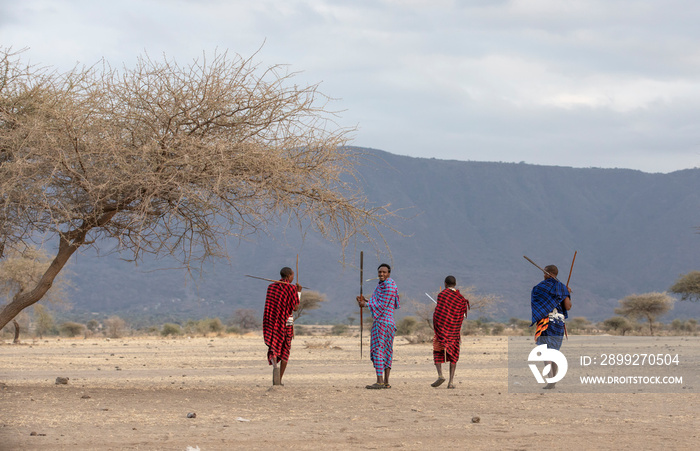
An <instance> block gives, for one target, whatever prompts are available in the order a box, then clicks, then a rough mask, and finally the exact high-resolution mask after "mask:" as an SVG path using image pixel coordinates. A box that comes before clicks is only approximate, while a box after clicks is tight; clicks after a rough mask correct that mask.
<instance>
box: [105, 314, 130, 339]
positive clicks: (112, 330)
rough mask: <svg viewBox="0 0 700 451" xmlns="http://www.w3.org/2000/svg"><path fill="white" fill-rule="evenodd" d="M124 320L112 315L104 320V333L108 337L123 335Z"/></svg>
mask: <svg viewBox="0 0 700 451" xmlns="http://www.w3.org/2000/svg"><path fill="white" fill-rule="evenodd" d="M125 329H126V321H124V320H123V319H121V318H120V317H118V316H116V315H114V316H110V317H109V318H107V319H106V320H105V333H106V334H107V336H108V337H109V338H120V337H122V336H123V335H124V331H125Z"/></svg>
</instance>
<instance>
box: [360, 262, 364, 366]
mask: <svg viewBox="0 0 700 451" xmlns="http://www.w3.org/2000/svg"><path fill="white" fill-rule="evenodd" d="M363 260H364V254H363V252H362V251H360V299H362V282H363V281H364V275H363V272H364V271H363V269H364V261H363ZM362 323H363V318H362V306H360V360H362V329H363V324H362Z"/></svg>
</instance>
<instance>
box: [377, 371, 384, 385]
mask: <svg viewBox="0 0 700 451" xmlns="http://www.w3.org/2000/svg"><path fill="white" fill-rule="evenodd" d="M383 383H384V375H383V374H379V373H377V384H380V385H381V384H383Z"/></svg>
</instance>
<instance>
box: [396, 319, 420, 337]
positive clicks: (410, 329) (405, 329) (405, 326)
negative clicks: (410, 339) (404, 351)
mask: <svg viewBox="0 0 700 451" xmlns="http://www.w3.org/2000/svg"><path fill="white" fill-rule="evenodd" d="M417 328H418V320H417V319H416V318H415V317H413V316H407V317H405V318H403V319H402V320H401V321H399V323H398V324H397V325H396V335H411V334H413V333H414V332H415V331H416V329H417Z"/></svg>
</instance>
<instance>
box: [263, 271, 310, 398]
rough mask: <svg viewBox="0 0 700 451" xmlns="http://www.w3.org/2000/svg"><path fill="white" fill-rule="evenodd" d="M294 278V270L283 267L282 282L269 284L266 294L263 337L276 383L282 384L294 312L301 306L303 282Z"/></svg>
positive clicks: (291, 334) (274, 382)
mask: <svg viewBox="0 0 700 451" xmlns="http://www.w3.org/2000/svg"><path fill="white" fill-rule="evenodd" d="M293 280H294V271H292V269H291V268H288V267H286V266H285V267H284V268H282V269H281V270H280V281H279V282H275V283H272V284H270V285H269V286H268V287H267V296H266V297H265V312H264V314H263V337H264V338H265V344H266V345H267V347H268V349H267V361H268V362H269V364H270V365H272V366H273V368H272V384H273V385H282V376H284V370H285V369H287V362H288V361H289V351H290V349H291V347H292V337H294V319H293V317H292V312H293V311H294V310H296V309H297V308H298V307H299V296H300V292H301V285H299V284H294V283H293V282H292V281H293ZM278 363H279V367H278V366H277V364H278Z"/></svg>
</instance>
